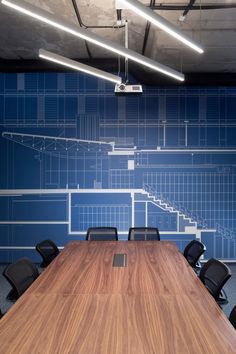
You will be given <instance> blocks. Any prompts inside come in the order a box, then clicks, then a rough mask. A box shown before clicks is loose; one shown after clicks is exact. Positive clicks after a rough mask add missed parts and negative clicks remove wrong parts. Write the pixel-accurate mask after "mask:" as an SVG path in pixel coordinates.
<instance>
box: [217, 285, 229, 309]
mask: <svg viewBox="0 0 236 354" xmlns="http://www.w3.org/2000/svg"><path fill="white" fill-rule="evenodd" d="M216 302H217V304H218V305H219V306H220V307H221V306H222V305H227V304H228V302H229V301H228V298H227V295H226V293H225V291H224V290H223V289H222V290H221V292H220V295H219V298H218V299H217V300H216Z"/></svg>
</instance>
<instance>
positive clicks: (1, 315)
mask: <svg viewBox="0 0 236 354" xmlns="http://www.w3.org/2000/svg"><path fill="white" fill-rule="evenodd" d="M3 316H4V315H3V313H2V311H1V310H0V319H1V318H2V317H3Z"/></svg>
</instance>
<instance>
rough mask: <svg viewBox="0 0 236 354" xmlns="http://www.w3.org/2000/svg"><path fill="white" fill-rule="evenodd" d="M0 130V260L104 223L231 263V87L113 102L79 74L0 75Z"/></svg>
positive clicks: (234, 120)
mask: <svg viewBox="0 0 236 354" xmlns="http://www.w3.org/2000/svg"><path fill="white" fill-rule="evenodd" d="M0 129H1V133H2V134H1V138H0V147H1V150H0V153H1V158H0V168H1V175H0V186H1V187H0V189H1V191H2V193H1V196H0V206H1V208H0V210H1V211H0V230H1V245H0V247H1V248H0V257H1V258H2V260H9V259H13V258H14V257H18V256H19V255H22V254H24V255H25V254H27V255H28V254H30V255H31V256H32V257H35V253H34V250H33V247H34V245H35V243H36V242H37V241H38V240H40V239H42V238H47V237H50V238H53V239H54V241H55V242H57V243H59V244H60V245H64V244H65V243H66V242H67V241H68V240H70V239H74V238H83V237H84V234H85V232H86V228H87V227H88V226H101V225H102V224H106V225H114V226H116V227H118V229H119V231H120V234H122V235H123V236H124V235H125V233H126V232H127V231H128V228H129V226H132V225H137V226H141V225H150V226H155V225H156V226H158V227H159V228H160V230H161V232H162V234H161V235H162V237H163V238H165V239H171V240H174V241H175V242H177V244H178V245H179V246H180V248H183V247H184V245H185V244H186V242H188V241H189V240H190V239H191V238H201V239H202V240H203V241H204V242H205V243H206V244H207V247H208V256H217V257H218V258H222V259H236V234H235V231H236V218H235V210H236V207H235V206H236V205H235V203H236V194H235V188H234V186H235V162H236V158H235V154H236V142H235V136H236V88H232V87H230V88H228V87H218V88H201V87H195V88H193V87H192V88H191V87H190V88H189V87H188V88H187V87H178V88H173V87H145V88H144V93H143V95H141V96H119V97H118V96H115V94H114V87H113V85H112V84H111V83H106V82H104V81H102V80H100V79H95V78H91V77H89V76H86V75H83V74H75V73H66V74H63V73H58V74H57V73H27V74H23V73H20V74H0ZM119 190H123V191H124V193H126V194H127V195H129V197H127V198H126V199H124V198H123V197H120V199H119V193H117V192H119ZM4 191H5V196H3V194H4ZM6 191H7V192H6ZM40 191H44V192H43V193H44V195H42V194H41V193H40ZM104 191H105V192H106V196H107V197H104ZM85 192H86V200H85V199H84V198H79V199H78V201H76V203H73V202H72V204H71V195H72V194H71V193H73V194H76V193H78V194H80V193H82V194H83V193H85ZM30 193H31V194H30ZM47 193H48V194H47ZM82 194H81V195H82ZM72 199H73V198H72ZM19 205H20V206H21V207H19ZM22 206H24V207H22ZM45 211H47V212H46V213H45ZM124 237H125V236H124Z"/></svg>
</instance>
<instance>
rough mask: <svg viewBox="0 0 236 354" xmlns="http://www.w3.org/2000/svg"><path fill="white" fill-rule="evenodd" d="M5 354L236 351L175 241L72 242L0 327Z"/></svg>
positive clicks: (235, 335) (235, 338) (0, 349)
mask: <svg viewBox="0 0 236 354" xmlns="http://www.w3.org/2000/svg"><path fill="white" fill-rule="evenodd" d="M0 353H4V354H11V353H17V354H23V353H24V354H41V353H42V354H49V353H50V354H126V353H127V354H131V353H132V354H144V353H145V354H201V353H202V354H208V353H209V354H213V353H214V354H215V353H217V354H224V353H232V354H233V353H234V354H235V353H236V331H235V329H234V328H233V327H232V326H231V324H230V323H229V321H228V319H227V318H226V316H225V315H224V313H223V311H222V310H221V309H220V307H219V306H218V305H217V304H216V302H215V300H214V299H213V298H212V297H211V295H210V294H209V293H208V291H207V290H206V289H205V287H204V286H203V284H202V283H201V282H200V280H199V279H198V277H197V276H196V274H195V273H194V272H193V270H192V269H191V267H190V266H189V265H188V263H187V262H186V260H185V258H184V257H183V256H182V254H181V253H180V252H179V251H178V249H177V247H176V246H175V244H174V243H171V242H165V241H118V242H112V241H72V242H70V243H69V244H68V245H67V246H66V247H65V248H64V250H63V251H62V252H61V253H60V255H59V256H58V257H57V258H56V259H55V260H54V261H53V262H52V263H51V264H50V265H49V267H48V268H47V269H46V270H45V271H43V272H42V274H41V275H40V276H39V277H38V278H37V280H36V281H35V282H34V283H33V284H32V286H31V287H30V288H29V289H28V290H27V291H26V292H25V293H24V294H23V295H22V297H21V298H20V299H19V300H18V301H17V302H16V303H15V304H14V305H13V306H12V307H11V309H10V310H9V311H8V313H7V314H6V315H5V316H4V317H3V319H2V320H1V321H0Z"/></svg>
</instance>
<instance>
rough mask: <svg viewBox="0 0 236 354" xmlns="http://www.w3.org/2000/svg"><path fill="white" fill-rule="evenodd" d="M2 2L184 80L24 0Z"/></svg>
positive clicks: (156, 63)
mask: <svg viewBox="0 0 236 354" xmlns="http://www.w3.org/2000/svg"><path fill="white" fill-rule="evenodd" d="M1 2H2V4H4V5H7V6H9V7H11V8H13V9H15V10H17V11H20V12H21V13H24V14H26V15H29V16H31V17H33V18H35V19H38V20H40V21H42V22H44V23H47V24H49V25H51V26H54V27H56V28H58V29H61V30H63V31H65V32H68V33H70V34H72V35H74V36H76V37H79V38H82V39H85V40H86V41H88V42H91V43H93V44H96V45H98V46H100V47H102V48H105V49H107V50H109V51H111V52H113V53H116V54H118V55H121V56H123V57H125V58H129V59H130V60H133V61H135V62H137V63H139V64H141V65H144V66H146V67H148V68H150V69H153V70H156V71H158V72H160V73H162V74H165V75H167V76H170V77H172V78H174V79H177V80H179V81H184V75H183V74H182V73H179V72H178V71H176V70H174V69H171V68H169V67H168V66H165V65H163V64H160V63H158V62H156V61H154V60H152V59H149V58H147V57H145V56H143V55H141V54H139V53H136V52H134V51H133V50H130V49H127V48H124V47H122V46H121V45H119V44H117V43H114V42H112V41H110V40H107V39H103V38H102V37H100V36H98V35H96V34H95V33H93V32H89V31H88V30H86V29H84V28H81V27H79V26H78V25H75V24H73V23H70V22H67V21H65V20H63V19H60V18H58V17H56V16H54V15H52V14H50V13H49V12H47V11H44V10H42V9H40V8H38V7H36V6H33V5H31V4H29V3H27V2H25V1H21V0H1Z"/></svg>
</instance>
